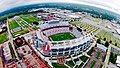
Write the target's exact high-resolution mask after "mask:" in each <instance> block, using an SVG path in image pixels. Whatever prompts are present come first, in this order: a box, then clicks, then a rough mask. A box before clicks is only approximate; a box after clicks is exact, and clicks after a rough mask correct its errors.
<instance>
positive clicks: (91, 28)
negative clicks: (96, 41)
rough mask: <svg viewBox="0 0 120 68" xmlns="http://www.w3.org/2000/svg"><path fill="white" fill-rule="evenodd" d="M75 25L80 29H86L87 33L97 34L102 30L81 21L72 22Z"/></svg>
mask: <svg viewBox="0 0 120 68" xmlns="http://www.w3.org/2000/svg"><path fill="white" fill-rule="evenodd" d="M70 23H71V24H73V25H76V26H78V27H82V28H83V29H86V32H87V33H95V32H96V31H97V30H99V29H100V28H98V27H96V26H93V25H90V24H87V23H82V22H79V21H74V22H70Z"/></svg>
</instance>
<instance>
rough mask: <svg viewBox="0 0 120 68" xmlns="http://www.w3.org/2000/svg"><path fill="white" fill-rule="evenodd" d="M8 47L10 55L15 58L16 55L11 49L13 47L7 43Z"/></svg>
mask: <svg viewBox="0 0 120 68" xmlns="http://www.w3.org/2000/svg"><path fill="white" fill-rule="evenodd" d="M9 48H10V53H11V55H12V58H16V56H15V53H14V50H13V47H12V45H11V43H9Z"/></svg>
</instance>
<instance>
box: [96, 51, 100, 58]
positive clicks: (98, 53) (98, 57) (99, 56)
mask: <svg viewBox="0 0 120 68" xmlns="http://www.w3.org/2000/svg"><path fill="white" fill-rule="evenodd" d="M100 54H101V52H100V51H99V52H98V55H97V57H96V58H97V59H98V58H99V57H100Z"/></svg>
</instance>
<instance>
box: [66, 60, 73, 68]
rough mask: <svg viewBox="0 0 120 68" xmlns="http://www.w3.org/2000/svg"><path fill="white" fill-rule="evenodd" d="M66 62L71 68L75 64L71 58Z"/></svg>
mask: <svg viewBox="0 0 120 68" xmlns="http://www.w3.org/2000/svg"><path fill="white" fill-rule="evenodd" d="M66 64H67V65H69V66H70V67H71V68H73V67H74V65H75V64H74V63H73V61H72V60H71V61H68V62H67V63H66Z"/></svg>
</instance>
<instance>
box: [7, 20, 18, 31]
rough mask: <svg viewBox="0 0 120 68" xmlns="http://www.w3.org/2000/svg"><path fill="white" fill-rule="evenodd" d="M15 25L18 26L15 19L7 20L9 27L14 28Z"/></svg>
mask: <svg viewBox="0 0 120 68" xmlns="http://www.w3.org/2000/svg"><path fill="white" fill-rule="evenodd" d="M16 27H19V25H18V23H17V22H16V21H11V22H9V28H10V29H14V28H16Z"/></svg>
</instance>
